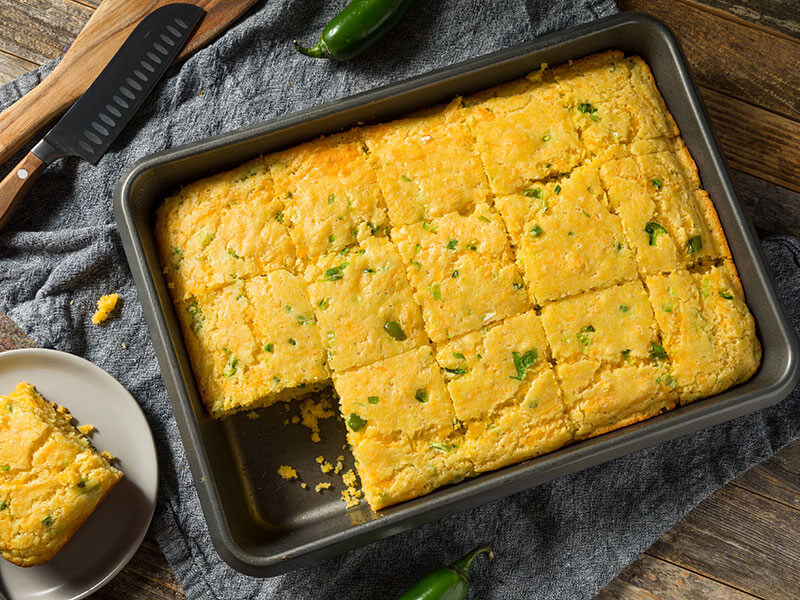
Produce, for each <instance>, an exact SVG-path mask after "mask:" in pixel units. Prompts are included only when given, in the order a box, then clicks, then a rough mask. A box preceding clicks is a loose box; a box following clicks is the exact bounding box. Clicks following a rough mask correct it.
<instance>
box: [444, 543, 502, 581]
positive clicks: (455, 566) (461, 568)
mask: <svg viewBox="0 0 800 600" xmlns="http://www.w3.org/2000/svg"><path fill="white" fill-rule="evenodd" d="M484 553H486V554H488V555H489V558H490V559H491V558H494V554H493V553H492V549H491V548H490V547H489V546H481V547H480V548H475V550H473V551H472V552H470V553H469V554H467V555H466V556H464V557H463V558H459V559H458V560H457V561H454V562H452V563H450V568H451V569H452V570H453V571H455V572H456V573H457V574H458V575H459V576H461V577H463V578H464V579H467V578H468V577H469V568H470V567H471V566H472V561H473V560H475V558H476V557H477V556H479V555H481V554H484Z"/></svg>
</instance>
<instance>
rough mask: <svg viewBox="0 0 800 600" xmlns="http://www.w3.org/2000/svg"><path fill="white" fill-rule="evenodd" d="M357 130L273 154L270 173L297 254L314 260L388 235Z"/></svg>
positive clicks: (376, 186) (374, 181)
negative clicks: (370, 239) (359, 242)
mask: <svg viewBox="0 0 800 600" xmlns="http://www.w3.org/2000/svg"><path fill="white" fill-rule="evenodd" d="M365 148H366V147H365V146H364V143H363V142H362V141H361V139H360V136H359V134H358V131H349V132H346V133H342V134H336V135H332V136H330V137H325V138H320V139H317V140H314V141H311V142H308V143H306V144H302V145H301V146H297V147H295V148H291V149H289V150H286V151H285V152H282V153H279V154H276V155H272V156H271V158H270V160H271V163H272V167H271V173H272V176H273V178H274V180H275V190H276V192H277V194H278V197H279V198H281V200H282V201H283V202H284V203H285V204H286V217H287V218H288V220H287V222H288V223H289V224H290V225H291V229H290V234H291V236H292V240H294V244H295V247H296V248H297V255H298V256H299V257H300V258H302V259H304V260H306V261H311V262H313V261H315V260H317V259H318V258H319V257H320V256H322V255H323V254H325V253H327V252H333V251H337V250H341V249H343V248H347V247H348V246H352V245H353V244H355V243H357V242H358V241H359V240H363V239H365V238H366V237H369V236H371V235H377V234H382V233H385V232H386V226H387V225H388V218H387V215H386V210H385V207H384V203H383V199H382V197H381V191H380V188H379V187H378V182H377V180H376V178H375V171H374V170H373V168H372V167H371V166H370V165H369V163H368V162H367V155H366V152H365Z"/></svg>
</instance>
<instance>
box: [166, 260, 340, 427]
mask: <svg viewBox="0 0 800 600" xmlns="http://www.w3.org/2000/svg"><path fill="white" fill-rule="evenodd" d="M179 316H180V318H181V321H182V324H183V331H184V339H185V340H186V344H187V348H188V350H189V356H190V359H191V362H192V367H193V369H194V371H195V377H196V379H197V382H198V387H199V389H200V393H201V395H202V398H203V401H204V402H205V403H206V406H207V407H208V410H209V412H210V413H211V415H212V416H214V417H222V416H226V415H228V414H231V413H234V412H238V411H241V410H251V409H253V408H257V407H260V406H269V405H271V404H274V403H275V402H276V401H278V400H286V399H290V398H292V397H294V396H297V395H299V394H301V393H304V392H306V391H309V390H310V389H314V388H315V387H318V386H320V385H321V384H323V383H324V382H326V381H328V380H329V378H330V376H329V374H328V371H327V368H326V367H325V360H324V351H323V348H322V343H321V341H320V338H319V329H318V326H317V324H316V321H315V318H314V312H313V310H312V309H311V305H310V303H309V301H308V298H307V296H306V291H305V288H304V286H303V284H302V280H301V279H300V278H299V277H298V276H296V275H292V274H290V273H288V272H286V271H275V272H273V273H270V274H268V275H265V276H262V277H254V278H253V279H250V280H248V281H247V282H246V283H244V282H237V283H234V284H230V285H227V286H225V287H223V288H221V289H219V290H213V291H211V292H209V293H207V294H205V295H202V296H198V297H197V298H194V299H193V300H191V301H187V302H185V303H184V305H183V308H182V310H179Z"/></svg>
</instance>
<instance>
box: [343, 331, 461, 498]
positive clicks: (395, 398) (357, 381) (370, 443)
mask: <svg viewBox="0 0 800 600" xmlns="http://www.w3.org/2000/svg"><path fill="white" fill-rule="evenodd" d="M333 381H334V387H335V388H336V392H337V393H338V394H339V398H340V401H341V410H342V415H343V416H344V419H345V423H346V425H347V439H348V441H349V442H350V447H351V448H352V450H353V455H354V456H355V458H356V461H358V462H357V465H358V472H359V475H360V476H361V483H362V486H363V490H364V495H365V496H366V498H367V501H368V502H369V503H370V505H371V506H373V507H375V508H380V507H382V506H386V505H388V504H394V503H396V502H400V501H402V500H406V499H408V498H413V497H414V496H418V495H419V494H420V491H421V490H426V491H430V490H432V489H434V488H436V487H438V486H440V485H442V484H444V483H450V482H452V481H454V480H458V479H463V478H464V476H465V475H467V474H468V473H469V472H470V470H471V466H470V462H469V460H468V457H467V456H466V454H465V452H464V449H463V435H462V433H461V431H460V423H459V422H458V420H457V419H456V415H455V412H454V410H453V404H452V402H451V400H450V396H449V394H448V392H447V388H446V386H445V382H444V378H443V377H442V371H441V369H440V368H439V365H438V364H437V363H436V361H435V360H434V356H433V350H432V349H431V348H430V347H429V346H422V347H420V348H417V349H416V350H411V351H409V352H406V353H405V354H399V355H397V356H393V357H391V358H387V359H384V360H382V361H380V362H377V363H373V364H371V365H368V366H366V367H360V368H357V369H353V370H351V371H348V372H346V373H343V374H336V373H334V379H333ZM423 493H424V492H423Z"/></svg>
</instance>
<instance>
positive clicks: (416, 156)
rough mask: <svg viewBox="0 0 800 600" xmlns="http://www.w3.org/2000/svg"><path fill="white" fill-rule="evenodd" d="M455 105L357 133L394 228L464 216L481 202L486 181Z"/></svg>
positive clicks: (486, 190)
mask: <svg viewBox="0 0 800 600" xmlns="http://www.w3.org/2000/svg"><path fill="white" fill-rule="evenodd" d="M460 104H461V103H460V101H459V99H456V100H454V101H453V102H451V103H450V104H449V105H447V106H445V107H437V108H435V109H432V110H429V111H425V112H424V113H422V114H419V115H415V116H412V117H410V118H407V119H403V120H400V121H393V122H391V123H385V124H381V125H375V126H372V127H367V128H365V129H364V130H363V136H364V140H365V142H366V144H367V147H368V148H369V150H370V158H371V159H372V163H373V164H374V165H375V168H376V172H377V176H378V182H379V184H380V187H381V190H382V191H383V197H384V199H385V201H386V206H387V208H388V210H389V219H390V221H391V223H392V225H393V226H394V227H397V226H399V225H404V224H406V223H413V222H416V221H422V220H423V219H431V218H433V217H441V216H443V215H446V214H447V213H451V212H457V213H461V214H469V213H471V212H472V211H473V210H474V208H475V206H477V205H478V204H481V203H484V202H486V200H487V198H488V195H489V189H488V186H487V182H486V177H485V176H484V174H483V169H482V167H481V162H480V159H479V158H478V156H477V155H476V154H475V152H474V151H473V146H474V143H475V141H474V138H473V136H472V133H471V132H470V131H469V129H468V128H467V125H466V123H465V122H464V111H463V109H461V107H460Z"/></svg>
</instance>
